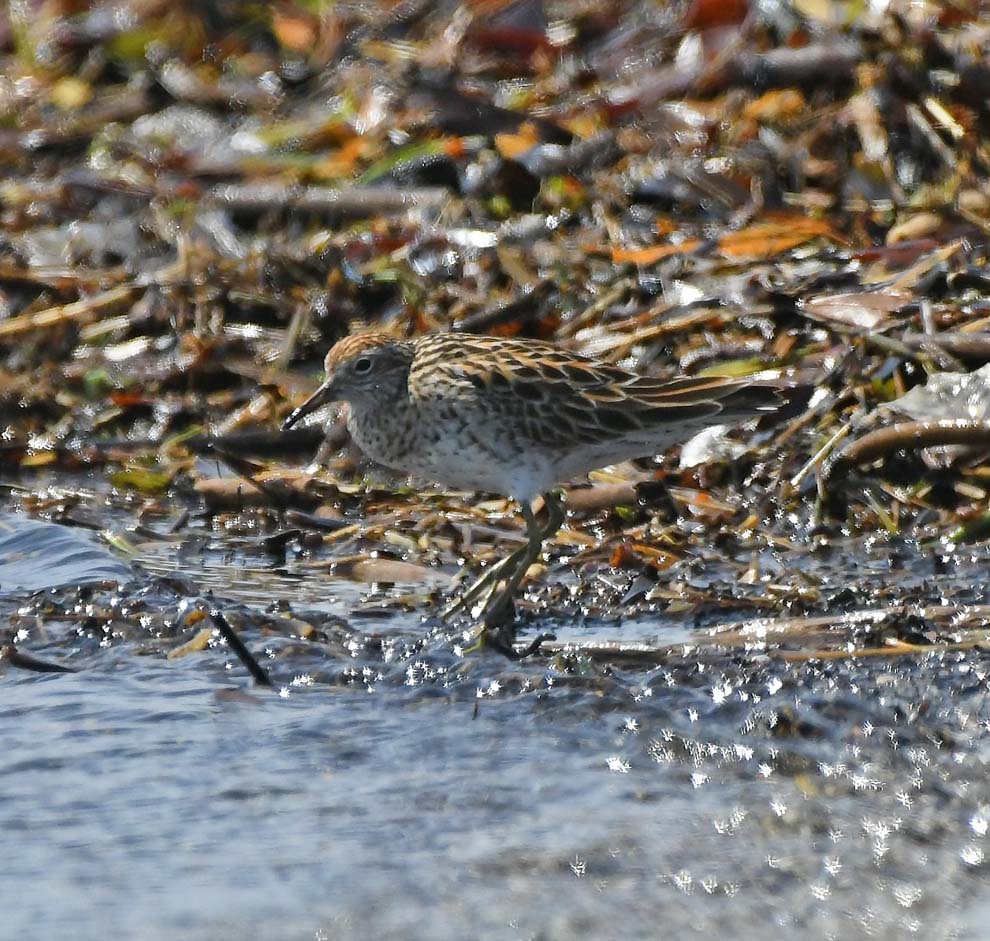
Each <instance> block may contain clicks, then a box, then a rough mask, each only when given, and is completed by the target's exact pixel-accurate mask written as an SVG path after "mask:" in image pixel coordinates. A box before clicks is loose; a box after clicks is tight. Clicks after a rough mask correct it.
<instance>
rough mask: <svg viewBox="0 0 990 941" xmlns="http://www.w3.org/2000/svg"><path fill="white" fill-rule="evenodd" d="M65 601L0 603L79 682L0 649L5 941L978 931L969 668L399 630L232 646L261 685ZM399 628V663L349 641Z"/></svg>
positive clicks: (225, 661)
mask: <svg viewBox="0 0 990 941" xmlns="http://www.w3.org/2000/svg"><path fill="white" fill-rule="evenodd" d="M985 561H986V560H985V559H984V560H983V562H984V563H985ZM973 564H974V565H975V564H976V562H974V563H973ZM960 577H961V578H967V579H970V578H972V577H973V572H971V571H968V570H966V569H963V570H961V571H960ZM138 584H140V579H139V580H138ZM942 587H943V589H944V587H945V586H944V585H943V586H942ZM129 591H130V592H131V594H130V595H129V596H128V598H129V599H130V600H129V601H128V602H127V603H129V604H132V605H134V606H135V610H138V609H137V607H136V606H137V603H138V600H139V599H138V589H137V588H132V589H129ZM119 596H120V593H117V594H116V595H113V596H112V597H110V596H108V597H103V596H99V595H96V596H92V593H90V596H89V600H87V601H86V602H85V603H84V604H81V608H82V609H85V611H88V612H90V613H91V612H92V611H94V610H97V609H99V607H100V605H101V604H107V605H111V604H116V603H117V602H118V600H119ZM153 597H158V598H159V602H160V607H161V608H162V610H163V611H165V613H166V614H167V612H168V610H169V609H170V607H174V606H175V605H176V604H177V602H175V601H174V600H170V598H169V597H167V596H166V595H164V594H162V595H161V596H155V595H154V593H153V592H146V594H145V595H143V596H141V600H142V602H143V603H146V605H147V607H146V609H141V610H143V611H144V612H145V613H143V614H140V615H139V616H138V620H140V619H141V618H144V619H146V620H145V621H144V622H142V623H147V624H148V625H154V627H153V628H152V627H149V631H151V633H152V634H153V633H154V632H155V631H157V630H158V629H159V628H160V627H161V625H162V624H164V623H166V622H165V621H164V620H162V619H161V618H159V619H158V620H155V619H154V618H152V617H151V614H150V613H149V612H150V611H151V608H152V606H151V604H150V602H148V601H147V599H148V598H153ZM108 599H109V600H108ZM71 600H72V599H71V593H69V594H68V595H66V594H60V593H58V592H48V593H46V594H44V595H43V596H40V600H39V596H34V597H33V598H29V597H27V596H26V595H25V596H23V597H21V598H20V599H10V600H9V601H8V602H4V603H3V605H4V606H3V607H2V609H0V610H2V613H3V615H4V621H3V622H0V624H2V623H7V619H8V617H9V615H10V614H11V613H12V612H13V611H14V609H15V607H16V608H19V609H20V611H21V612H22V613H21V616H20V619H19V620H18V621H17V622H16V624H17V625H18V629H23V631H24V632H25V633H24V639H23V644H24V647H25V649H32V650H34V651H35V652H41V653H43V654H44V655H45V656H58V657H60V658H62V659H64V660H66V661H67V662H71V663H72V664H73V665H74V666H76V667H78V668H80V672H79V673H76V674H71V675H60V676H52V675H38V674H32V673H27V672H24V671H20V670H16V669H13V668H7V667H5V666H4V665H3V662H2V661H0V684H2V689H3V696H2V698H0V806H2V807H4V808H5V811H6V813H5V818H4V826H3V829H2V831H0V832H2V834H3V835H2V837H0V841H2V846H0V878H2V881H3V885H4V887H5V889H6V895H7V899H8V904H7V906H6V907H5V929H4V933H5V934H6V935H8V936H10V937H25V938H33V937H39V938H40V937H45V938H47V937H56V936H64V937H72V938H76V939H82V941H89V939H97V938H100V939H102V938H105V937H133V938H149V939H159V938H161V939H164V938H169V939H172V938H176V937H181V938H191V939H194V941H198V939H207V938H209V939H218V938H219V939H226V938H230V939H235V938H236V939H241V938H245V937H269V936H272V937H280V938H321V937H322V938H334V939H336V938H343V939H349V938H369V937H372V938H429V939H448V938H449V939H455V938H458V939H459V938H464V937H468V936H471V937H473V936H483V937H486V938H496V939H501V938H506V939H509V938H513V939H514V938H547V939H565V938H568V939H569V938H574V937H623V938H625V937H629V938H633V937H637V938H642V937H671V938H681V937H697V936H703V935H711V934H712V933H714V932H721V933H722V934H724V935H727V936H731V937H741V938H757V937H759V938H768V937H769V938H772V937H785V936H793V934H794V933H795V932H797V931H801V932H802V933H803V934H804V935H806V936H808V937H813V938H818V937H821V938H824V937H835V938H858V937H867V936H873V937H884V938H888V937H925V938H943V937H946V938H947V937H974V938H975V937H981V936H983V928H982V926H983V925H984V924H985V921H984V919H985V917H986V914H987V912H986V903H985V902H984V901H983V895H984V893H983V886H984V884H985V875H986V867H987V865H988V864H990V844H988V839H990V834H988V831H990V789H988V788H987V786H986V780H987V770H988V769H987V762H988V759H990V736H988V734H987V733H988V728H990V703H988V702H987V693H986V685H985V681H986V673H987V667H986V666H985V664H984V659H985V657H984V655H983V654H982V653H981V652H979V651H950V652H947V653H943V654H939V655H928V656H923V657H898V658H873V659H868V660H859V661H855V660H846V661H817V662H816V661H811V662H800V663H788V662H784V661H782V660H780V659H779V658H775V657H773V656H768V655H766V654H765V653H763V654H761V653H753V652H742V651H739V650H728V651H719V650H703V649H698V650H696V651H695V652H693V653H692V654H690V655H682V654H671V655H670V656H669V657H667V658H666V659H664V660H663V661H662V662H661V663H660V664H659V665H649V664H646V665H642V666H639V667H635V668H634V667H625V668H622V669H620V668H618V667H615V666H612V667H609V666H607V665H602V664H596V663H593V662H591V661H589V660H587V659H582V658H581V657H573V658H557V659H552V660H538V661H533V662H523V663H519V664H511V663H507V662H506V661H505V660H503V659H501V658H500V657H498V656H497V655H488V654H483V655H478V656H473V657H470V658H468V659H466V660H463V659H460V658H458V657H456V656H454V655H453V654H452V653H451V651H450V645H449V644H446V643H442V642H439V641H438V642H436V643H432V644H431V643H426V644H422V643H420V645H419V646H418V647H417V646H415V645H414V644H413V638H416V637H419V636H421V635H422V628H421V626H420V625H419V623H418V620H417V619H416V618H415V617H412V616H404V617H403V618H392V619H391V620H390V621H388V622H387V623H386V622H383V623H382V625H377V626H376V625H375V624H374V623H373V622H372V621H371V620H370V619H362V622H361V628H362V633H360V634H353V635H352V642H351V643H350V646H347V645H341V644H339V643H336V642H335V641H334V639H333V638H330V639H328V640H326V641H313V642H310V643H305V644H303V643H302V642H298V643H297V642H290V641H289V640H288V639H284V638H278V637H276V636H274V635H272V634H271V633H270V632H268V631H267V630H265V631H262V630H258V629H255V630H254V631H252V632H251V633H249V634H248V636H247V637H246V640H247V641H248V643H249V644H250V646H251V647H252V649H253V650H254V651H255V653H256V654H258V655H260V656H262V657H265V656H266V655H267V656H268V662H269V666H270V668H271V669H272V671H273V673H274V675H275V676H276V677H277V679H278V682H279V684H280V688H278V689H277V690H276V691H275V692H273V693H268V692H265V691H261V690H252V689H250V688H249V687H248V685H247V683H246V681H245V680H244V678H243V671H242V670H241V668H240V667H239V665H238V664H236V662H234V661H233V660H232V658H231V657H230V656H229V654H228V653H227V651H226V650H225V649H224V648H222V647H212V648H210V649H208V650H205V651H203V652H201V653H197V654H192V655H189V656H186V657H183V658H181V659H178V660H172V661H168V660H165V659H164V657H163V656H162V649H165V648H156V647H154V646H153V645H150V640H149V641H148V643H147V644H142V643H141V642H138V641H135V640H133V639H132V640H127V641H121V640H119V639H115V637H116V635H113V636H112V637H111V639H110V640H109V641H106V639H104V640H103V642H102V643H101V642H93V643H88V642H87V637H88V636H89V634H88V633H87V632H91V631H95V630H97V628H96V627H93V626H92V625H87V623H86V622H84V621H79V620H72V619H71V618H70V617H69V615H70V614H72V613H73V612H75V611H76V610H77V609H76V608H74V607H73V606H72V604H71V603H70V602H71ZM24 612H28V614H27V615H25V614H24ZM37 612H48V613H47V614H38V615H37V617H35V614H36V613H37ZM25 618H26V620H25ZM397 622H398V624H397ZM11 623H13V622H11ZM24 624H27V625H28V626H27V627H23V625H24ZM402 624H405V625H406V634H407V635H408V638H409V641H408V646H407V647H406V648H402V649H405V650H407V651H414V652H412V653H411V654H409V655H408V656H405V655H403V656H399V655H398V654H397V651H399V649H400V648H397V647H389V646H388V645H383V644H382V643H380V642H378V641H375V640H374V636H375V635H374V631H372V630H371V628H372V627H374V628H375V629H376V630H379V629H380V631H381V632H382V633H380V634H379V636H380V637H388V636H393V635H394V632H395V631H397V630H399V629H400V628H401V625H402ZM66 628H68V630H67V629H66ZM636 629H637V630H638V631H639V632H640V634H641V635H644V636H645V634H646V632H647V631H648V630H649V629H650V626H649V623H648V622H647V621H643V622H641V623H639V622H637V624H636ZM573 630H574V631H578V630H579V629H578V628H574V629H573ZM596 630H597V628H596ZM653 630H654V635H655V636H656V638H658V640H659V642H661V643H665V642H669V640H670V639H671V638H672V637H674V636H677V632H678V631H679V632H682V633H683V632H684V631H685V630H687V628H685V627H684V625H683V624H682V622H680V621H677V622H673V623H672V624H671V625H670V626H669V627H667V626H666V625H665V624H664V623H663V621H662V619H661V618H660V617H659V616H657V619H656V621H655V622H654V624H653ZM101 636H102V635H101ZM44 638H47V639H48V646H47V647H43V644H42V640H43V639H44ZM166 640H167V641H168V643H173V645H174V644H178V643H179V642H180V640H181V638H176V639H175V640H174V642H173V640H172V639H171V638H166ZM139 652H146V653H151V654H152V655H151V656H139V655H138V653H139ZM232 686H234V687H236V688H237V689H240V690H242V691H243V692H241V693H235V694H231V693H229V692H227V691H228V690H229V689H230V688H231V687H232ZM245 694H247V695H245Z"/></svg>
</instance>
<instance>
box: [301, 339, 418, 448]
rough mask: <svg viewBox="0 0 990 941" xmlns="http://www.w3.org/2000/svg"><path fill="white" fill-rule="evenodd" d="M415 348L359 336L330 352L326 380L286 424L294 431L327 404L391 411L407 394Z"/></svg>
mask: <svg viewBox="0 0 990 941" xmlns="http://www.w3.org/2000/svg"><path fill="white" fill-rule="evenodd" d="M412 358H413V350H412V345H411V344H410V343H408V342H406V341H403V340H398V339H396V338H395V337H392V336H389V335H388V334H385V333H359V334H356V335H354V336H350V337H344V339H343V340H339V341H338V342H337V343H335V344H334V345H333V347H332V348H331V349H330V352H329V353H327V359H326V380H325V381H324V383H323V385H321V386H320V387H319V388H318V389H317V390H316V391H315V392H314V393H313V394H312V395H311V396H310V397H309V398H308V399H306V401H305V402H303V404H302V405H300V406H299V408H297V409H296V410H295V411H294V412H293V413H292V414H291V415H290V416H289V417H288V418H287V419H286V420H285V422H284V424H283V425H282V427H283V428H291V427H292V426H293V425H294V424H296V422H298V421H299V420H300V419H301V418H304V417H305V416H306V415H309V414H310V413H312V412H315V411H316V410H317V409H318V408H320V407H322V406H324V405H326V404H327V403H328V402H349V403H350V404H351V405H352V406H357V407H358V408H368V407H373V408H390V407H392V406H394V405H395V404H396V403H397V402H398V400H399V399H400V398H401V397H402V396H404V395H406V394H407V390H408V379H409V367H410V366H411V365H412Z"/></svg>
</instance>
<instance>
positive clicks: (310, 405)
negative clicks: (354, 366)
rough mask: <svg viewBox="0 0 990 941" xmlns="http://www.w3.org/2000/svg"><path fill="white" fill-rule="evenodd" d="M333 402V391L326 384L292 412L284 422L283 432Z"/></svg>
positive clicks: (328, 384)
mask: <svg viewBox="0 0 990 941" xmlns="http://www.w3.org/2000/svg"><path fill="white" fill-rule="evenodd" d="M332 401H333V391H332V389H331V388H330V383H329V382H325V383H323V385H322V386H320V388H319V389H317V390H316V391H315V392H314V393H313V394H312V395H311V396H310V397H309V398H308V399H306V401H305V402H303V404H302V405H300V406H299V408H297V409H296V410H295V411H294V412H292V413H291V414H290V415H289V417H288V418H287V419H286V420H285V421H284V422H282V431H288V430H289V429H290V428H291V427H292V426H293V425H295V424H297V423H298V422H299V421H300V420H301V419H303V418H305V417H306V416H307V415H311V414H312V413H313V412H315V411H316V410H317V409H318V408H322V407H323V406H324V405H326V404H327V403H328V402H332Z"/></svg>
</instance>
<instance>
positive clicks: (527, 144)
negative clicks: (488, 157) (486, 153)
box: [495, 121, 540, 160]
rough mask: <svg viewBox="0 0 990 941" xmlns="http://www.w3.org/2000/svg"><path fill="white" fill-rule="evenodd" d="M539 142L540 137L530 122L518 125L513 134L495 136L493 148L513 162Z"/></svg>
mask: <svg viewBox="0 0 990 941" xmlns="http://www.w3.org/2000/svg"><path fill="white" fill-rule="evenodd" d="M539 142H540V135H539V132H538V131H537V130H536V125H535V124H533V123H532V121H526V122H525V123H524V124H520V125H519V130H518V131H516V133H515V134H496V135H495V147H496V149H497V150H498V152H499V153H500V154H501V155H502V156H503V157H505V159H506V160H514V159H515V158H516V157H518V156H520V155H522V154H524V153H526V151H527V150H532V149H533V148H534V147H535V146H536V145H537V144H538V143H539Z"/></svg>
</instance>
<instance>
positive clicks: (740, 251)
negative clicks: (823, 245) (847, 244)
mask: <svg viewBox="0 0 990 941" xmlns="http://www.w3.org/2000/svg"><path fill="white" fill-rule="evenodd" d="M819 237H822V238H827V239H831V240H832V241H833V242H841V241H843V239H842V238H841V236H839V235H838V234H837V233H836V232H835V231H834V230H833V229H832V226H830V225H829V224H828V223H827V222H826V221H825V220H824V219H809V218H808V217H807V216H793V217H784V218H781V219H780V220H771V221H764V222H757V223H755V224H753V225H751V226H749V227H748V228H745V229H740V230H739V231H738V232H729V233H728V234H727V235H723V236H722V237H721V238H720V239H719V240H718V249H719V251H720V252H721V253H722V254H723V255H724V256H725V257H726V258H769V257H771V256H772V255H780V254H781V253H782V252H786V251H790V249H792V248H797V246H798V245H803V244H804V243H805V242H810V241H811V240H812V239H815V238H819Z"/></svg>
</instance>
